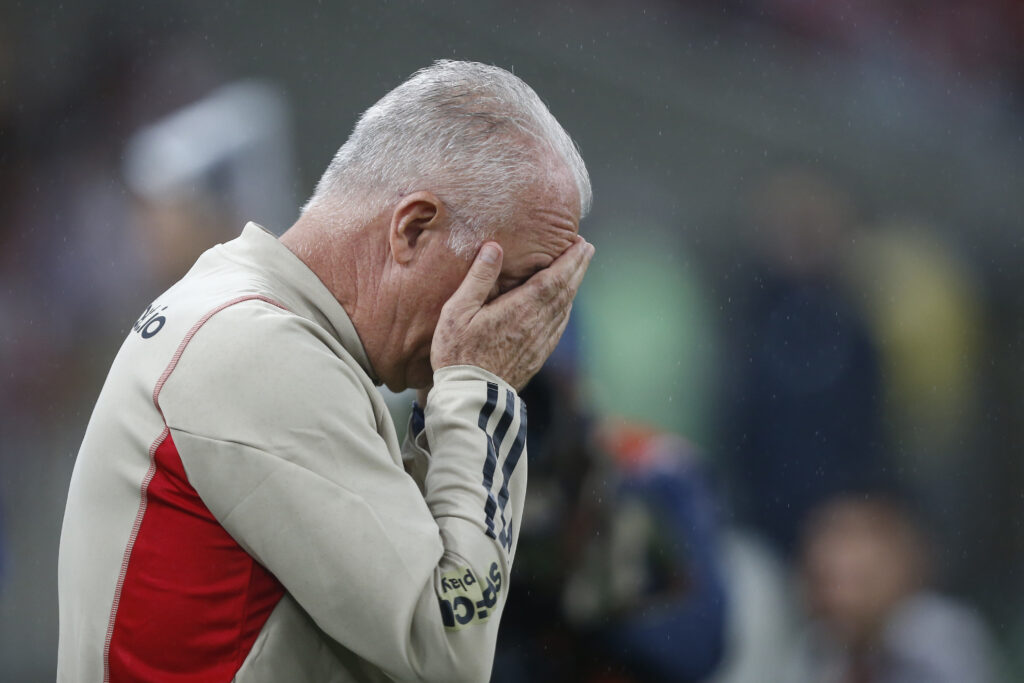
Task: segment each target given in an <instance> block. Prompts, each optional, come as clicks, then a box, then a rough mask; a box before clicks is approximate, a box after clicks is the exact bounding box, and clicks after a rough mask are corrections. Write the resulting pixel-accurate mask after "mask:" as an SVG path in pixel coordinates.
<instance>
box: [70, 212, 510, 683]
mask: <svg viewBox="0 0 1024 683" xmlns="http://www.w3.org/2000/svg"><path fill="white" fill-rule="evenodd" d="M414 422H416V420H414ZM424 424H425V428H424V429H422V431H420V432H419V433H418V434H417V435H416V437H415V439H411V440H409V441H407V444H406V456H405V457H406V459H405V461H403V454H402V450H401V449H400V448H399V444H398V440H397V438H396V435H395V428H394V425H393V424H392V421H391V418H390V416H389V414H388V411H387V409H386V407H385V404H384V401H383V400H382V398H381V396H380V394H379V392H378V391H377V389H376V387H375V381H374V377H373V374H372V368H371V367H370V364H369V362H368V360H367V357H366V354H365V351H364V350H363V347H362V344H361V343H360V341H359V338H358V336H357V334H356V330H355V328H354V327H353V326H352V323H351V322H350V320H349V318H348V316H347V315H346V314H345V311H344V309H343V308H342V307H341V305H340V304H339V303H338V302H337V301H336V300H335V299H334V297H333V296H332V295H331V294H330V293H329V291H328V290H327V289H326V288H325V287H324V285H323V284H322V283H321V282H320V281H319V280H318V279H317V278H316V276H315V275H314V274H313V273H312V271H310V270H309V269H308V268H307V267H306V266H305V265H304V264H303V263H302V262H301V261H300V260H299V259H297V258H296V257H295V256H294V255H293V254H292V253H291V252H290V251H289V250H288V249H287V248H285V247H284V246H283V245H281V244H280V243H279V242H278V241H277V239H276V238H275V237H274V236H273V235H271V234H270V233H267V232H265V231H264V230H262V229H261V228H259V227H258V226H255V225H253V224H250V225H248V226H246V228H245V230H244V231H243V233H242V235H241V236H240V237H239V238H238V239H235V240H233V241H232V242H229V243H227V244H224V245H219V246H217V247H214V248H213V249H211V250H209V251H208V252H206V253H205V254H204V255H203V256H202V257H201V258H200V259H199V260H198V261H197V263H196V264H195V266H194V267H193V268H192V270H191V271H189V273H188V274H187V275H186V276H185V277H184V278H183V279H182V280H181V281H180V282H178V283H177V284H176V285H174V286H173V287H172V288H171V289H170V290H168V291H167V292H166V293H165V294H163V295H162V296H161V297H159V298H158V299H157V300H156V301H155V302H154V303H153V304H152V305H151V306H150V307H149V308H148V309H147V311H146V313H144V314H143V316H142V317H141V318H140V319H139V321H138V322H137V323H136V324H135V326H134V328H133V330H132V331H131V332H129V334H128V338H127V340H126V341H125V342H124V344H123V346H122V347H121V350H120V351H119V353H118V354H117V357H116V358H115V360H114V363H113V366H112V367H111V370H110V374H109V375H108V377H107V381H106V383H105V385H104V387H103V390H102V392H101V393H100V397H99V399H98V401H97V403H96V407H95V410H94V412H93V415H92V418H91V420H90V422H89V426H88V429H87V431H86V435H85V439H84V441H83V443H82V447H81V450H80V452H79V455H78V460H77V462H76V464H75V470H74V475H73V477H72V481H71V487H70V491H69V493H68V504H67V509H66V512H65V517H64V526H63V531H62V534H61V544H60V560H59V598H60V646H59V653H58V679H59V680H61V681H69V682H70V681H74V682H80V681H101V680H103V681H120V680H145V681H181V682H184V681H231V680H234V681H238V682H239V683H256V682H262V681H289V682H291V681H350V680H359V681H362V680H378V679H380V680H387V679H389V678H390V679H395V680H436V681H446V682H447V681H461V680H467V681H484V680H487V679H488V677H489V676H490V670H491V663H492V660H493V655H494V647H495V639H496V637H497V633H498V621H499V619H500V616H501V611H502V607H503V605H504V602H505V599H506V597H507V587H508V576H509V571H510V569H511V565H512V558H513V556H514V553H515V547H516V535H517V531H518V527H519V519H520V515H521V511H522V504H523V497H524V496H525V490H526V452H525V450H526V449H525V434H526V410H525V406H524V405H523V404H522V402H521V401H520V400H519V398H518V396H517V395H516V393H515V391H514V390H513V389H512V388H511V387H510V386H508V385H507V384H505V383H504V382H503V381H502V380H500V379H499V378H497V377H495V376H494V375H492V374H490V373H488V372H486V371H483V370H481V369H479V368H475V367H469V366H460V367H450V368H444V369H442V370H440V371H438V372H437V373H435V376H434V388H433V389H432V391H431V392H430V395H429V398H428V401H427V407H426V413H425V418H424ZM411 431H415V430H411ZM407 469H408V470H409V472H411V474H410V473H407Z"/></svg>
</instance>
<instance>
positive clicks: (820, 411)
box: [724, 169, 885, 552]
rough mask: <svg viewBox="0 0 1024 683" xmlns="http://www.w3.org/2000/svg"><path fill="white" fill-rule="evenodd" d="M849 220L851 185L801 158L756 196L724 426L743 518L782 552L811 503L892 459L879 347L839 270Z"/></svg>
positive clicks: (738, 295) (860, 481) (734, 333)
mask: <svg viewBox="0 0 1024 683" xmlns="http://www.w3.org/2000/svg"><path fill="white" fill-rule="evenodd" d="M850 221H851V210H850V206H849V202H848V200H847V198H846V197H845V196H844V194H843V193H842V192H840V191H839V190H838V189H836V188H835V187H833V186H832V185H831V184H829V183H828V182H827V181H825V180H824V179H823V178H822V177H820V176H819V175H818V174H814V173H812V172H811V171H808V170H804V169H789V170H784V171H781V172H779V173H777V174H775V175H773V176H771V177H770V178H769V179H768V181H767V182H766V183H765V184H764V185H763V186H762V187H761V188H760V189H759V191H758V193H757V194H756V196H755V198H754V203H753V213H752V217H751V226H750V227H751V229H752V231H753V235H752V237H753V247H754V250H755V254H754V258H753V264H752V265H751V266H750V269H749V271H748V272H743V273H741V274H740V278H739V282H738V283H737V287H738V288H739V291H738V292H736V296H735V298H736V299H737V300H738V310H737V311H736V313H735V315H734V316H733V317H732V321H733V325H732V329H731V335H730V336H731V341H732V344H733V360H732V363H731V367H730V372H732V373H733V382H732V386H731V387H730V389H731V393H732V405H731V406H730V408H731V415H730V418H731V419H730V420H729V421H728V422H726V423H725V425H724V429H725V439H726V441H727V443H728V451H729V453H730V455H731V467H732V472H731V474H732V481H733V482H734V483H735V485H736V486H737V488H738V491H737V494H738V501H737V504H738V507H739V508H740V510H741V511H742V512H743V513H745V519H744V521H745V522H746V523H747V524H749V525H751V526H752V527H753V528H754V529H756V530H758V531H760V532H762V533H764V534H765V535H766V536H767V537H768V538H769V539H771V540H772V541H774V542H775V544H776V545H777V546H778V547H779V548H780V549H781V550H782V551H784V552H789V551H791V550H792V548H793V545H794V543H795V540H796V536H797V530H798V528H799V526H800V524H801V522H802V520H803V519H804V516H805V515H806V513H807V511H808V510H809V509H811V508H812V507H813V506H814V505H815V504H817V503H818V502H820V501H821V500H824V499H825V498H827V497H829V496H830V495H832V494H835V493H836V492H838V491H842V490H845V489H847V488H849V487H851V486H856V485H861V484H863V483H864V482H867V481H871V480H872V479H873V478H874V477H875V476H876V475H877V474H878V473H879V472H880V471H882V468H883V467H884V465H885V463H884V462H883V461H882V459H881V457H880V456H879V449H878V442H879V438H880V432H881V427H880V423H881V419H880V406H879V394H880V369H879V360H878V355H877V352H876V350H875V345H874V343H873V341H872V339H871V336H870V333H869V329H868V327H867V325H866V324H865V322H864V320H863V319H862V318H861V316H860V314H859V313H858V310H857V309H856V308H855V307H854V306H853V305H852V303H851V302H850V300H849V297H848V295H847V293H846V291H844V288H843V280H842V278H841V272H840V271H841V268H840V264H841V262H842V258H843V257H844V255H845V254H844V247H845V245H844V235H845V233H846V231H847V229H848V227H849V222H850Z"/></svg>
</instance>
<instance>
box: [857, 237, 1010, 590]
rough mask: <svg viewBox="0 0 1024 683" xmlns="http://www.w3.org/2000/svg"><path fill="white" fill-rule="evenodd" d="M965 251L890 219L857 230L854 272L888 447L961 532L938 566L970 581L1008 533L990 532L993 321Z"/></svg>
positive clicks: (920, 493)
mask: <svg viewBox="0 0 1024 683" xmlns="http://www.w3.org/2000/svg"><path fill="white" fill-rule="evenodd" d="M963 251H964V250H963V249H956V248H955V247H954V246H953V244H951V243H950V241H949V240H948V238H944V237H943V235H942V234H941V233H940V232H939V231H938V230H937V229H935V228H934V227H933V226H930V225H927V224H923V223H921V222H920V221H910V220H907V219H902V220H887V221H883V222H881V223H880V224H878V225H873V226H869V227H864V228H861V229H860V230H858V231H857V233H856V235H855V239H853V240H852V244H851V245H850V247H849V249H848V258H847V259H846V263H845V269H846V273H845V275H846V276H847V279H848V282H849V283H850V285H851V287H852V289H853V291H855V292H856V293H857V297H856V303H857V304H858V305H859V306H860V307H861V310H862V311H863V312H864V316H865V319H866V320H867V321H868V323H869V325H870V327H871V329H872V336H873V338H875V339H876V340H877V342H878V349H879V352H880V353H879V357H880V362H881V365H882V368H883V379H884V381H883V383H882V387H881V388H882V394H881V396H880V399H881V404H882V406H883V409H884V415H885V435H884V436H885V439H886V441H887V443H888V444H889V450H888V452H890V453H891V454H892V459H893V464H894V466H896V467H898V468H899V471H900V472H901V473H902V474H903V477H904V479H905V483H906V485H907V486H908V487H909V488H910V489H911V490H912V491H913V495H914V500H915V501H916V502H918V503H919V504H920V506H921V509H922V512H923V513H924V514H926V515H927V517H928V519H929V520H931V521H932V524H933V525H934V526H935V528H941V529H943V533H944V537H945V538H948V539H953V538H956V539H959V541H958V542H957V543H955V544H944V545H942V546H940V547H939V548H936V555H937V557H936V561H937V562H939V566H938V567H937V569H940V570H941V573H942V574H943V578H944V579H947V580H949V579H953V578H956V579H960V580H961V582H962V584H964V585H965V587H970V584H971V583H974V581H973V580H972V579H966V577H969V576H972V575H974V576H978V574H977V572H978V567H976V566H975V565H976V564H977V563H978V562H979V561H981V562H984V560H983V559H981V558H982V557H983V556H982V555H981V554H980V552H979V551H984V550H987V551H988V553H989V555H988V557H991V558H993V559H995V558H996V557H999V556H1000V555H1001V554H1002V547H1003V540H1004V539H1002V538H999V537H998V535H995V536H996V537H995V538H992V539H989V538H986V536H985V533H984V531H983V530H984V528H985V526H986V525H987V524H990V521H989V520H988V519H986V517H987V516H988V515H990V514H991V512H990V509H991V508H990V506H989V501H990V500H991V499H992V495H993V494H992V487H991V485H990V481H991V480H992V479H993V478H994V472H993V467H994V463H992V461H991V460H992V459H991V458H989V457H984V458H982V457H978V453H979V449H978V448H976V447H971V446H969V445H970V444H979V443H980V441H979V435H978V415H979V402H980V397H981V392H982V386H981V376H982V375H981V373H980V368H981V364H982V362H983V361H982V359H983V353H984V350H985V348H986V345H987V337H988V327H989V323H988V320H987V312H986V310H985V309H986V305H985V300H984V295H983V292H984V290H983V286H982V283H981V281H980V279H979V278H978V277H977V274H976V273H975V272H974V270H973V268H972V267H971V264H970V262H969V261H968V260H967V259H966V258H965V256H964V253H963ZM965 445H968V446H967V447H965ZM986 543H987V544H988V545H989V547H988V548H985V547H984V544H986ZM964 579H966V580H964ZM979 592H980V591H979Z"/></svg>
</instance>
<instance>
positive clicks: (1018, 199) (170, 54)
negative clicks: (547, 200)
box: [0, 0, 1024, 683]
mask: <svg viewBox="0 0 1024 683" xmlns="http://www.w3.org/2000/svg"><path fill="white" fill-rule="evenodd" d="M438 58H454V59H473V60H477V61H483V62H488V63H493V64H497V65H500V66H503V67H505V68H508V69H511V70H513V71H514V72H515V73H516V74H518V75H519V76H521V77H522V78H523V79H525V80H526V81H527V82H528V83H529V84H531V85H532V86H533V87H534V89H536V91H537V92H538V93H539V94H540V96H541V97H542V98H543V99H544V100H545V102H547V103H548V105H549V106H550V108H551V110H552V111H553V112H554V114H555V115H556V116H557V117H558V119H559V120H560V121H561V122H562V123H563V125H564V126H565V128H566V129H567V130H568V131H569V132H570V134H571V135H573V137H574V138H575V139H576V140H577V141H578V143H579V145H580V147H581V149H582V152H583V156H584V158H585V159H586V161H587V164H588V167H589V170H590V173H591V177H592V180H593V186H594V195H595V201H594V209H593V212H592V214H591V215H590V217H588V218H587V219H586V221H585V222H584V224H583V232H584V234H586V236H587V238H588V239H589V240H591V241H593V242H594V243H595V244H596V245H597V247H598V252H597V257H596V259H595V261H594V263H593V265H592V267H591V270H590V273H589V274H588V277H587V281H586V283H585V285H584V287H583V291H582V293H581V295H580V300H579V305H578V307H577V309H576V313H575V314H574V322H573V325H572V327H571V328H570V330H569V333H568V334H567V336H566V339H565V340H564V341H563V343H562V345H561V346H560V348H559V350H558V352H557V353H556V356H555V357H554V358H553V360H552V362H551V363H550V364H549V367H548V368H546V370H545V371H544V373H543V374H542V375H540V376H539V377H538V378H537V380H535V381H534V382H533V383H532V384H531V386H530V387H529V388H528V389H527V392H528V396H527V401H528V404H529V406H530V426H531V429H532V431H531V435H530V444H531V446H530V458H531V460H530V469H531V480H530V493H529V502H528V508H527V511H526V515H525V518H524V522H523V530H522V537H521V542H520V547H519V551H518V553H519V554H518V557H517V563H516V569H515V572H514V575H513V581H514V584H513V588H512V592H511V594H510V595H511V597H510V603H509V607H508V612H507V614H506V618H505V620H504V621H503V626H502V629H503V630H502V636H501V641H500V644H499V652H498V656H497V659H496V665H495V674H494V679H495V680H496V681H517V680H531V681H534V680H580V681H641V680H715V681H720V682H738V681H836V682H837V683H838V682H840V681H843V682H849V683H853V682H856V681H901V682H902V681H908V682H909V681H958V682H964V681H999V680H1007V681H1009V680H1024V654H1022V653H1024V590H1022V589H1024V576H1022V575H1021V571H1020V568H1021V567H1022V562H1024V525H1022V519H1024V517H1022V515H1024V462H1022V457H1021V456H1022V454H1024V452H1022V439H1021V429H1022V428H1021V426H1020V424H1021V423H1018V422H1017V420H1019V419H1022V418H1024V399H1022V394H1024V392H1022V389H1024V361H1022V359H1024V347H1022V342H1024V294H1022V292H1024V253H1022V251H1024V245H1022V243H1021V240H1022V234H1024V225H1022V218H1021V216H1022V214H1024V212H1022V209H1024V4H1022V3H1020V2H1019V1H1018V0H933V1H931V2H924V1H922V0H888V1H884V2H883V1H882V0H860V1H854V2H847V1H842V2H840V1H838V0H835V1H829V0H820V1H814V0H748V1H740V0H727V1H723V2H711V1H710V0H704V1H699V0H693V1H691V2H670V1H668V0H641V1H638V2H626V1H624V0H599V1H589V2H588V1H584V0H575V1H568V2H541V1H539V0H532V1H527V2H519V3H502V2H495V1H493V0H455V1H448V2H436V3H426V2H358V3H357V2H313V1H311V0H293V1H292V2H288V3H285V2H276V3H273V2H268V1H264V2H241V1H235V0H217V1H214V2H207V1H203V2H201V1H199V0H185V1H182V2H177V3H153V4H142V3H137V2H118V1H116V0H106V1H101V0H81V1H79V2H74V3H58V2H53V1H50V0H43V1H38V2H13V1H12V0H3V2H0V378H2V380H0V381H2V384H0V679H3V680H9V681H37V680H38V681H45V680H53V678H54V673H55V669H56V657H55V654H56V646H57V595H56V568H57V545H58V538H59V533H60V524H61V520H62V516H63V508H64V502H65V498H66V493H67V487H68V483H69V478H70V474H71V470H72V467H73V464H74V458H75V454H76V451H77V447H78V444H79V442H80V440H81V438H82V435H83V433H84V430H85V425H86V423H87V421H88V419H89V415H90V412H91V409H92V405H93V402H94V401H95V398H96V396H97V394H98V392H99V389H100V387H101V385H102V382H103V378H104V377H105V374H106V371H107V369H108V366H109V364H110V362H111V360H112V359H113V356H114V355H115V353H116V351H117V348H118V346H119V345H120V342H121V340H122V339H123V338H124V336H125V335H126V334H127V333H128V331H129V330H130V329H131V327H132V325H133V324H134V323H135V321H136V319H137V317H138V315H139V314H140V313H141V312H142V311H143V310H145V308H146V306H147V305H148V304H149V303H150V301H151V300H152V299H153V298H154V297H155V296H156V295H157V294H158V293H159V292H161V291H162V290H163V289H164V288H166V287H167V286H168V285H169V284H170V283H172V282H174V281H175V280H176V279H177V278H179V277H180V276H181V275H182V274H184V272H185V270H187V268H188V266H189V265H190V264H191V262H192V261H193V260H194V259H195V257H196V256H197V255H198V254H199V253H200V252H201V251H203V250H204V249H206V248H207V247H209V246H210V245H212V244H214V243H217V242H222V241H225V240H228V239H232V238H233V237H234V236H235V235H237V234H238V232H239V231H240V230H241V227H242V225H243V223H244V222H245V221H247V220H254V221H256V222H259V223H261V224H263V225H265V226H266V227H268V228H270V229H272V230H274V231H276V232H281V231H283V230H284V229H286V228H287V227H288V226H289V225H290V224H291V221H292V220H293V219H294V218H295V216H296V215H297V210H298V206H300V205H301V203H302V202H303V201H304V200H305V199H306V197H307V196H308V195H309V194H310V193H311V191H312V188H313V185H314V183H315V181H316V180H317V178H318V177H319V174H320V173H321V172H322V170H323V169H324V168H325V166H326V165H327V163H328V161H329V159H330V158H331V156H332V155H333V153H334V151H335V150H336V149H337V147H338V146H339V145H340V144H341V143H342V142H343V141H344V140H345V138H346V137H347V134H348V131H349V130H350V129H351V127H352V125H353V124H354V123H355V120H356V117H357V116H358V114H359V113H360V112H361V111H362V110H363V109H365V108H366V107H368V106H369V105H371V104H372V103H373V102H374V101H375V100H376V99H377V98H379V97H380V96H381V95H383V94H384V93H385V92H386V91H387V90H389V89H390V88H392V87H394V86H395V85H397V84H398V83H400V82H401V81H402V80H404V79H405V78H406V77H407V76H408V75H409V74H410V73H412V72H413V71H414V70H416V69H417V68H420V67H422V66H425V65H427V64H428V63H430V62H431V61H432V60H434V59H438ZM403 400H404V399H403ZM402 402H403V401H402V400H396V401H395V403H396V405H399V404H400V403H402Z"/></svg>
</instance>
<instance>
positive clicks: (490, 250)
mask: <svg viewBox="0 0 1024 683" xmlns="http://www.w3.org/2000/svg"><path fill="white" fill-rule="evenodd" d="M480 260H481V261H483V262H484V263H496V262H497V261H498V250H497V249H496V248H495V247H494V245H493V244H485V245H484V248H483V249H481V250H480Z"/></svg>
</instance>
